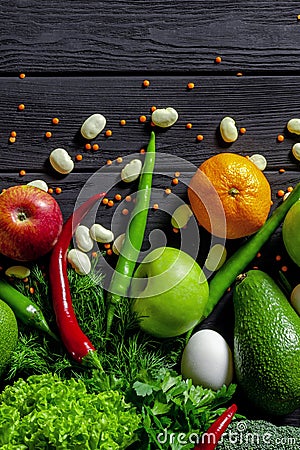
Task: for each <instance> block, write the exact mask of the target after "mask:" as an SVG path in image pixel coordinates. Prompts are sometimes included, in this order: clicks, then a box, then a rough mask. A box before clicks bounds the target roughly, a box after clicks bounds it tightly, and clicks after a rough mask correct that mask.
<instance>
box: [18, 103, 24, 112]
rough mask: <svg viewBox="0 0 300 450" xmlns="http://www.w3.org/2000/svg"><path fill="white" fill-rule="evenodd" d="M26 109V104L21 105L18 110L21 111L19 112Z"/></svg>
mask: <svg viewBox="0 0 300 450" xmlns="http://www.w3.org/2000/svg"><path fill="white" fill-rule="evenodd" d="M24 109H25V105H24V103H20V104H19V105H18V110H19V111H23V110H24Z"/></svg>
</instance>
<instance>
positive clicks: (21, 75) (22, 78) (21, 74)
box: [19, 72, 26, 80]
mask: <svg viewBox="0 0 300 450" xmlns="http://www.w3.org/2000/svg"><path fill="white" fill-rule="evenodd" d="M25 77H26V75H25V73H23V72H22V73H20V75H19V78H21V80H24V78H25Z"/></svg>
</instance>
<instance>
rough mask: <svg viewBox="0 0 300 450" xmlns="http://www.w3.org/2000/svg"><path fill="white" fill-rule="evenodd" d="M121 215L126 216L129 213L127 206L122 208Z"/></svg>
mask: <svg viewBox="0 0 300 450" xmlns="http://www.w3.org/2000/svg"><path fill="white" fill-rule="evenodd" d="M122 214H123V216H127V215H128V214H129V211H128V209H127V208H124V209H122Z"/></svg>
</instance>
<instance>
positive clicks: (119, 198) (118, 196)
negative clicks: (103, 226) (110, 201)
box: [115, 194, 122, 202]
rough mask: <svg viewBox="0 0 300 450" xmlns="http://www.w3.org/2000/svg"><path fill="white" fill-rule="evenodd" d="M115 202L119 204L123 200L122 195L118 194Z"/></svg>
mask: <svg viewBox="0 0 300 450" xmlns="http://www.w3.org/2000/svg"><path fill="white" fill-rule="evenodd" d="M115 200H117V202H119V201H120V200H122V195H121V194H116V195H115Z"/></svg>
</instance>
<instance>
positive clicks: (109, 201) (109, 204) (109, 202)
mask: <svg viewBox="0 0 300 450" xmlns="http://www.w3.org/2000/svg"><path fill="white" fill-rule="evenodd" d="M114 204H115V203H114V201H113V200H108V202H107V206H109V207H110V208H111V207H112V206H114Z"/></svg>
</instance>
